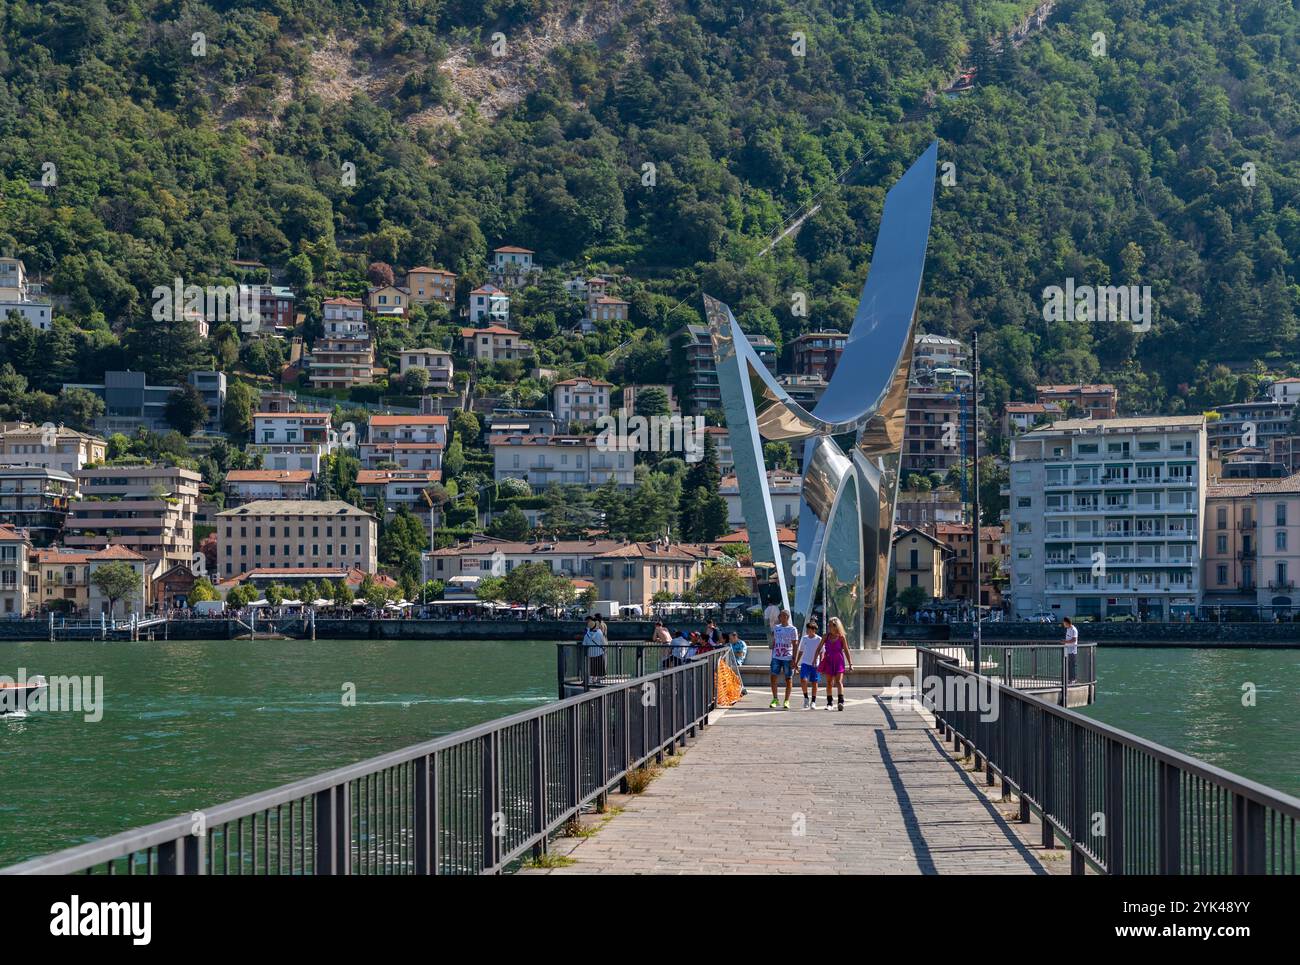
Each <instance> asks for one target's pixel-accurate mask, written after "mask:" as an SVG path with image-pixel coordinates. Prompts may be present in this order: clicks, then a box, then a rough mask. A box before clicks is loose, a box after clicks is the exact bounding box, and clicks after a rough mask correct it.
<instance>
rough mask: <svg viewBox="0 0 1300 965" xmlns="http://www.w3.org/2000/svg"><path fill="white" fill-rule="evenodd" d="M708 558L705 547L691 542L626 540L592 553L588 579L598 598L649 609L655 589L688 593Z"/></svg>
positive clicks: (671, 592) (676, 593)
mask: <svg viewBox="0 0 1300 965" xmlns="http://www.w3.org/2000/svg"><path fill="white" fill-rule="evenodd" d="M709 559H710V555H709V552H708V550H707V548H705V547H703V546H700V545H697V544H694V543H668V542H666V541H660V542H651V543H628V544H625V545H621V546H616V547H614V548H613V549H608V550H606V551H605V552H603V553H599V554H597V555H596V556H594V557H592V560H591V581H592V582H593V583H594V584H595V587H596V596H597V598H598V599H601V600H617V601H618V602H619V603H620V604H622V605H623V606H628V605H633V606H640V607H641V608H642V611H643V612H645V613H649V612H650V607H651V605H652V604H653V603H654V597H655V594H656V593H667V594H670V595H671V596H672V597H673V598H674V599H680V598H681V597H682V596H683V595H684V594H685V593H687V592H688V591H689V590H690V589H691V587H692V586H694V584H695V580H696V578H697V577H698V576H699V575H700V573H701V571H702V570H703V569H704V564H705V563H707V562H708V561H709Z"/></svg>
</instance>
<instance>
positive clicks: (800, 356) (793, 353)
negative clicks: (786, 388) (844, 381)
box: [790, 332, 849, 381]
mask: <svg viewBox="0 0 1300 965" xmlns="http://www.w3.org/2000/svg"><path fill="white" fill-rule="evenodd" d="M848 341H849V337H848V336H847V335H846V334H844V333H843V332H806V333H804V334H803V335H800V336H799V337H798V338H796V339H795V340H794V341H793V342H791V343H790V362H791V366H790V368H791V371H792V372H793V373H794V374H795V375H820V376H821V377H822V378H823V379H826V380H828V381H829V380H830V377H831V376H832V375H834V374H835V366H837V365H838V364H839V362H840V356H841V355H843V354H844V346H845V345H847V344H848Z"/></svg>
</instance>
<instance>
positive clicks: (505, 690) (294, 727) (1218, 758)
mask: <svg viewBox="0 0 1300 965" xmlns="http://www.w3.org/2000/svg"><path fill="white" fill-rule="evenodd" d="M1098 663H1099V673H1100V684H1099V686H1098V703H1097V704H1096V705H1094V706H1093V707H1091V708H1088V709H1087V711H1086V712H1087V713H1088V714H1089V715H1090V716H1092V717H1095V718H1097V719H1098V720H1102V721H1105V722H1107V723H1110V724H1114V725H1115V726H1117V727H1121V728H1123V729H1124V730H1128V731H1131V732H1132V733H1134V734H1137V735H1139V736H1141V737H1145V738H1148V739H1149V740H1154V741H1156V742H1158V743H1162V744H1165V745H1167V746H1169V747H1172V748H1174V749H1176V750H1180V751H1183V752H1184V753H1187V754H1190V755H1192V756H1194V757H1199V758H1202V759H1204V760H1207V761H1209V762H1211V763H1213V764H1217V765H1218V766H1220V767H1223V768H1226V769H1228V770H1231V771H1236V772H1237V773H1240V774H1242V775H1244V776H1246V777H1250V778H1253V779H1255V780H1258V781H1261V782H1263V783H1265V784H1268V785H1270V786H1273V787H1276V788H1278V789H1281V790H1285V791H1288V792H1290V793H1292V794H1300V742H1298V741H1297V740H1296V736H1297V730H1298V729H1300V728H1298V726H1297V719H1298V718H1300V651H1295V650H1249V651H1247V650H1193V649H1177V650H1172V649H1161V650H1136V649H1134V650H1129V649H1117V648H1103V649H1101V651H1100V652H1099V654H1098ZM19 667H26V668H27V670H28V672H29V673H36V672H39V673H43V674H46V675H47V676H48V675H53V674H76V675H89V676H95V675H102V676H103V678H104V688H105V699H104V704H105V708H104V714H103V719H102V720H100V721H99V722H97V723H88V722H86V721H85V720H83V718H82V716H81V715H79V714H75V715H74V714H62V713H59V714H38V713H33V714H31V715H29V716H27V717H25V718H14V717H6V718H0V741H2V742H3V745H2V747H0V774H2V775H3V783H2V784H0V787H3V790H2V791H0V865H3V864H9V863H12V862H14V861H18V860H21V859H23V858H27V857H32V856H34V855H38V854H44V853H48V852H50V851H54V850H57V849H59V848H64V847H68V846H70V845H73V844H78V843H81V842H84V841H87V840H90V839H92V838H95V837H102V836H104V835H108V834H112V833H115V832H118V831H123V830H126V829H128V828H131V827H135V826H138V825H142V824H147V823H149V822H152V821H158V820H161V819H163V818H167V817H171V816H173V815H176V814H181V813H185V812H188V811H191V810H193V809H195V808H200V807H204V806H210V805H212V804H215V803H220V802H222V801H228V800H231V799H234V798H237V797H240V796H242V795H244V794H249V793H252V792H254V791H261V790H266V789H269V788H272V787H275V786H276V785H279V784H284V783H286V782H289V781H292V780H296V779H298V778H302V777H307V776H309V775H312V774H315V773H318V772H320V771H323V770H327V769H329V768H332V767H337V766H340V765H343V764H348V763H353V762H355V761H360V760H364V759H365V758H368V757H373V756H375V755H378V754H381V753H384V752H387V751H391V750H395V749H397V748H400V747H404V746H407V745H410V744H414V743H417V742H419V741H422V740H428V739H430V738H432V737H436V736H438V735H441V734H446V733H450V732H451V731H455V730H459V729H461V728H464V727H469V726H471V725H473V724H477V723H480V722H482V721H486V720H491V719H493V718H497V717H502V716H505V715H507V714H511V713H515V712H517V711H520V710H525V709H528V708H531V707H536V706H538V705H539V704H541V703H544V702H546V701H549V700H553V699H554V698H555V644H554V643H552V642H477V641H475V642H464V643H449V642H441V641H388V640H346V641H344V640H339V641H318V642H310V641H288V642H280V641H269V642H268V641H263V642H257V643H250V642H247V641H206V642H178V641H173V642H169V643H20V644H14V643H0V673H9V674H14V673H16V671H17V668H19ZM349 683H350V684H353V685H355V688H356V705H355V706H354V707H347V706H344V703H343V700H342V696H343V688H344V686H345V685H346V684H349ZM1245 683H1252V684H1254V685H1255V687H1256V688H1257V694H1258V700H1257V705H1256V706H1255V707H1243V706H1242V703H1241V694H1242V690H1241V688H1242V685H1243V684H1245Z"/></svg>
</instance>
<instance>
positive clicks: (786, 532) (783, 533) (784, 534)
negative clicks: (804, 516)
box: [714, 526, 796, 543]
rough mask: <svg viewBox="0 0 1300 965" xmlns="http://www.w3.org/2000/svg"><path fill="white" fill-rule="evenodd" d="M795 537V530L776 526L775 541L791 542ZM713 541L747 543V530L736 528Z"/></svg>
mask: <svg viewBox="0 0 1300 965" xmlns="http://www.w3.org/2000/svg"><path fill="white" fill-rule="evenodd" d="M795 539H796V534H795V531H794V530H793V529H791V528H790V527H789V526H778V527H777V528H776V541H777V542H778V543H793V542H794V541H795ZM714 542H715V543H748V542H749V530H747V529H738V530H736V531H735V532H733V533H728V534H727V535H726V536H722V537H719V538H718V539H716V540H714Z"/></svg>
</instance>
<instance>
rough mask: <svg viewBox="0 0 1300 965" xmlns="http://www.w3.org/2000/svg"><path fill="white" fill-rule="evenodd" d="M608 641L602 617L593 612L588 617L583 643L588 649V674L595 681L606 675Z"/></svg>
mask: <svg viewBox="0 0 1300 965" xmlns="http://www.w3.org/2000/svg"><path fill="white" fill-rule="evenodd" d="M608 642H609V641H608V638H607V637H606V636H605V632H604V631H603V630H602V629H601V627H600V618H599V617H597V616H596V614H594V613H593V614H591V615H590V616H589V617H587V632H586V633H584V634H583V635H582V645H583V647H585V648H586V651H587V674H588V677H589V678H590V680H591V681H593V682H594V681H597V680H599V679H600V678H601V677H603V676H605V644H606V643H608Z"/></svg>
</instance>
